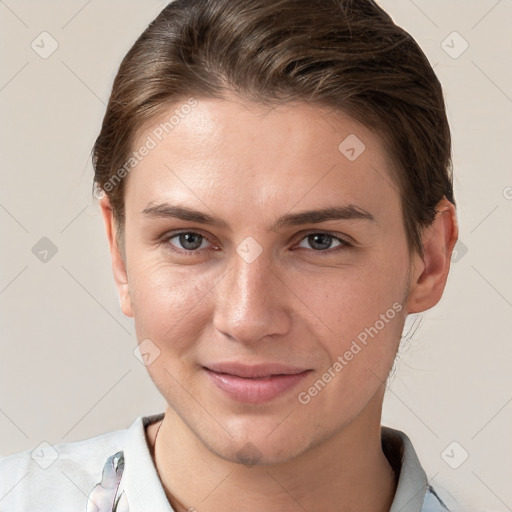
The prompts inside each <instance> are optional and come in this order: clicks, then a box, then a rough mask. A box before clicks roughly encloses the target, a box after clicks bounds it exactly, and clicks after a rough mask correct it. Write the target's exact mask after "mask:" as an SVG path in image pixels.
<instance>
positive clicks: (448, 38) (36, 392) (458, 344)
mask: <svg viewBox="0 0 512 512" xmlns="http://www.w3.org/2000/svg"><path fill="white" fill-rule="evenodd" d="M380 3H381V5H382V6H383V7H384V8H385V9H386V10H388V12H389V13H390V14H391V15H392V16H393V18H394V19H395V21H396V22H397V23H398V24H399V25H401V26H403V27H404V28H405V29H406V30H408V31H409V32H410V33H411V34H412V35H413V36H414V37H415V39H416V40H417V41H418V43H419V44H420V46H421V47H422V48H423V49H424V51H425V52H426V54H427V56H428V57H429V59H430V62H431V64H432V65H433V66H434V68H435V70H436V72H437V74H438V76H439V78H440V80H441V83H442V84H443V87H444V90H445V95H446V101H447V105H448V115H449V119H450V125H451V128H452V133H453V144H454V148H453V160H454V170H455V184H454V185H455V194H456V201H457V202H458V215H459V223H460V242H459V244H458V247H457V256H456V258H455V260H454V262H453V265H452V270H451V274H450V277H449V280H448V284H447V287H446V290H445V294H444V297H443V299H442V301H441V302H440V303H439V304H438V305H437V306H436V307H434V308H433V309H431V310H429V311H428V312H426V313H425V314H423V315H420V316H423V320H422V323H421V325H420V327H419V329H418V330H416V332H415V333H414V336H413V338H412V339H411V340H410V341H409V342H408V343H406V344H405V347H404V350H402V351H401V353H400V358H399V361H398V363H397V371H396V374H395V376H394V378H393V380H392V384H391V386H390V388H389V391H388V393H387V397H386V400H385V405H384V414H383V424H386V425H389V426H392V427H395V428H399V429H401V430H403V431H405V432H406V433H407V434H408V435H409V437H410V438H411V439H412V441H413V444H414V445H415V447H416V450H417V452H418V455H419V457H420V460H421V461H422V463H423V465H424V467H425V469H426V471H427V474H428V476H429V478H431V482H432V483H433V485H434V486H435V485H436V484H441V485H442V486H443V487H446V488H448V489H450V491H451V492H452V494H453V495H454V496H458V497H459V498H461V499H463V500H466V501H467V502H468V503H469V504H471V505H472V506H474V507H476V508H475V510H480V511H484V510H485V511H487V512H490V511H506V510H512V487H511V485H510V482H511V478H512V435H511V433H512V428H511V427H512V403H511V402H512V375H511V373H512V372H511V371H510V369H511V359H512V339H511V334H510V333H511V330H512V272H511V271H510V265H511V262H512V229H511V226H512V172H511V164H510V146H511V142H512V141H511V138H510V134H511V128H512V126H511V125H512V122H511V120H512V116H511V114H512V80H511V79H512V72H511V65H510V62H511V49H512V31H511V30H510V27H511V26H512V1H511V0H499V1H497V0H478V1H476V0H473V1H468V0H448V1H447V0H415V1H413V0H382V1H381V2H380ZM164 5H165V2H159V1H157V0H139V1H135V0H130V1H128V0H108V1H106V0H102V1H99V0H89V1H84V0H82V1H77V0H73V1H69V0H68V1H66V2H64V1H56V0H52V1H49V0H48V1H44V2H43V1H35V0H34V1H28V0H0V29H1V47H0V52H1V63H2V64H1V66H0V119H1V120H2V122H1V127H0V130H1V133H0V145H1V146H0V150H1V152H0V155H1V160H0V165H1V167H0V169H1V183H0V233H1V252H0V255H1V256H0V258H1V265H0V314H1V323H0V325H1V336H0V343H1V357H0V433H1V437H0V456H1V455H8V454H11V453H15V452H18V451H22V450H26V449H33V448H35V447H36V446H38V445H39V443H40V442H41V441H43V440H45V441H48V442H49V443H51V444H56V443H60V442H70V441H75V440H81V439H85V438H88V437H92V436H94V435H98V434H102V433H105V432H108V431H111V430H116V429H120V428H126V427H127V426H129V425H130V424H131V423H132V421H133V420H134V419H135V417H137V416H138V415H142V414H144V415H146V414H152V413H156V412H161V411H163V410H164V409H165V402H164V400H163V398H161V397H160V395H159V394H158V392H157V391H156V389H155V388H154V386H153V384H152V382H151V380H150V379H149V377H148V375H147V371H146V368H145V367H144V366H143V365H142V364H141V363H140V362H139V360H138V359H137V358H136V357H135V356H134V353H133V351H134V349H135V347H136V339H135V334H134V331H133V325H132V320H131V319H128V318H125V317H124V316H123V314H122V312H121V310H120V308H119V303H118V300H117V296H116V292H115V288H114V284H113V278H112V275H111V267H110V256H109V253H108V247H107V242H106V237H105V235H104V232H103V225H102V222H101V218H100V213H99V207H98V206H97V202H96V201H95V200H93V199H92V197H91V182H92V176H93V174H92V167H91V163H90V158H89V156H90V151H91V148H92V145H93V142H94V140H95V137H96V136H97V134H98V131H99V128H100V124H101V120H102V117H103V114H104V111H105V104H106V102H107V99H108V96H109V92H110V88H111V85H112V80H113V78H114V75H115V72H116V71H117V67H118V65H119V63H120V61H121V58H122V57H123V56H124V54H125V53H126V51H127V50H128V49H129V47H130V46H131V45H132V44H133V42H134V41H135V39H136V37H137V36H138V35H139V34H140V33H141V32H142V30H143V29H144V28H145V27H146V25H147V23H148V22H149V21H150V20H152V19H153V18H154V17H155V16H156V15H157V13H158V12H159V11H160V10H161V8H163V6H164ZM454 31H456V32H457V33H458V34H459V35H457V34H453V32H454ZM42 32H48V33H49V34H50V36H47V35H42V36H41V35H40V34H41V33H42ZM52 39H53V40H55V41H56V44H58V48H57V49H56V51H55V52H54V53H53V54H52V55H50V56H47V55H45V54H44V52H49V51H50V50H51V48H52V47H51V45H52V44H55V43H53V41H52ZM443 41H444V42H443ZM465 41H466V42H467V44H468V45H469V46H468V48H467V49H466V51H464V52H463V53H462V54H460V55H459V53H461V51H462V50H463V49H464V47H465ZM32 44H33V45H34V47H35V48H36V49H37V51H35V50H34V49H33V48H32V47H31V45H32ZM38 52H39V53H38ZM41 54H43V56H45V57H47V58H42V56H41ZM43 237H47V238H48V239H50V240H51V242H52V244H54V245H55V247H56V249H57V252H56V254H54V255H52V252H51V250H50V251H49V252H48V253H44V250H48V246H45V245H44V244H45V243H46V244H48V242H39V241H40V239H41V238H43ZM38 242H39V244H43V245H42V246H40V245H36V244H38ZM34 246H36V249H34V250H33V247H34ZM34 253H35V254H34ZM45 257H46V261H41V259H43V260H44V258H45ZM418 318H419V317H416V318H414V317H411V318H410V322H408V325H409V326H412V328H413V329H414V328H415V327H416V326H417V323H418V322H417V321H418ZM406 327H407V326H406ZM454 441H455V442H456V443H458V444H457V445H452V444H451V443H452V442H454ZM465 452H467V453H468V455H469V456H468V458H467V460H465V461H464V462H463V463H462V464H461V465H460V466H459V467H458V468H457V469H453V468H452V467H451V466H450V464H451V465H452V466H457V465H458V464H460V462H461V461H462V459H463V456H464V454H465ZM448 462H449V463H450V464H449V463H448Z"/></svg>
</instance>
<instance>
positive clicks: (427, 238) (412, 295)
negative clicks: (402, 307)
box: [406, 197, 459, 313]
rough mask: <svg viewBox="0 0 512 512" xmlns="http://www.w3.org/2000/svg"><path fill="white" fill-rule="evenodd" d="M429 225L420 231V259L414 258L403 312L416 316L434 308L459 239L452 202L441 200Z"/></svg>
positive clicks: (439, 298)
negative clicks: (421, 253)
mask: <svg viewBox="0 0 512 512" xmlns="http://www.w3.org/2000/svg"><path fill="white" fill-rule="evenodd" d="M436 212H437V213H436V217H435V219H434V221H433V223H432V224H431V225H430V226H428V227H427V228H426V229H424V230H423V234H422V243H423V258H422V257H421V256H420V255H419V254H415V255H414V263H413V264H412V265H413V266H412V269H413V270H412V272H411V281H410V283H409V285H410V287H409V295H408V297H407V306H406V311H407V312H408V313H420V312H422V311H426V310H427V309H430V308H432V307H433V306H435V305H436V304H437V303H438V302H439V301H440V300H441V297H442V295H443V291H444V287H445V285H446V281H447V279H448V272H449V271H450V262H451V258H452V252H453V248H454V246H455V243H456V242H457V239H458V237H459V227H458V223H457V214H456V211H455V206H454V205H453V203H451V202H450V201H448V199H446V197H443V199H441V201H439V203H437V205H436Z"/></svg>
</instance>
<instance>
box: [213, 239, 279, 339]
mask: <svg viewBox="0 0 512 512" xmlns="http://www.w3.org/2000/svg"><path fill="white" fill-rule="evenodd" d="M244 244H246V245H244ZM275 272H276V270H275V268H274V265H273V264H272V261H271V258H270V256H269V254H267V253H266V252H264V251H263V250H262V248H261V247H260V248H258V247H257V246H256V245H255V243H254V241H251V240H249V241H247V240H246V241H244V242H242V243H241V244H240V246H239V247H238V248H237V253H236V254H233V257H232V264H231V265H230V270H229V271H228V273H227V275H226V276H225V277H224V279H222V280H221V282H220V283H219V285H220V286H217V287H216V295H217V296H216V304H217V306H216V311H215V319H214V323H215V326H216V328H217V329H218V330H220V331H222V332H223V333H224V334H226V335H229V336H230V337H232V338H234V339H236V340H238V341H241V342H251V341H257V340H258V339H260V338H261V337H263V336H267V335H270V334H278V333H281V334H282V333H283V332H284V331H285V329H286V328H287V327H288V324H287V315H286V312H285V309H286V308H285V305H284V300H285V298H284V297H285V295H284V294H283V293H282V292H279V290H278V288H280V287H282V286H283V284H282V283H281V281H280V279H278V278H277V277H276V275H275Z"/></svg>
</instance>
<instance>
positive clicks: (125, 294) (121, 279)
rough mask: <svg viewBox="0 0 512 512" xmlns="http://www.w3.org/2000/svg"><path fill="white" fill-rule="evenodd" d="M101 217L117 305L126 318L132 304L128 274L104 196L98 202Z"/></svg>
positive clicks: (131, 312) (109, 208)
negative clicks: (110, 262) (117, 297)
mask: <svg viewBox="0 0 512 512" xmlns="http://www.w3.org/2000/svg"><path fill="white" fill-rule="evenodd" d="M99 204H100V208H101V215H102V217H103V223H104V226H105V232H106V235H107V240H108V244H109V248H110V256H111V260H112V271H113V273H114V280H115V284H116V288H117V293H118V296H119V304H120V306H121V310H122V312H123V313H124V314H125V315H126V316H130V317H132V316H133V311H132V303H131V297H130V289H129V284H128V272H127V270H126V261H125V258H124V257H123V255H122V251H121V249H120V247H119V244H118V237H117V233H116V226H115V222H114V215H113V212H112V207H111V206H110V201H109V199H108V197H107V196H104V197H103V198H102V199H101V200H100V202H99Z"/></svg>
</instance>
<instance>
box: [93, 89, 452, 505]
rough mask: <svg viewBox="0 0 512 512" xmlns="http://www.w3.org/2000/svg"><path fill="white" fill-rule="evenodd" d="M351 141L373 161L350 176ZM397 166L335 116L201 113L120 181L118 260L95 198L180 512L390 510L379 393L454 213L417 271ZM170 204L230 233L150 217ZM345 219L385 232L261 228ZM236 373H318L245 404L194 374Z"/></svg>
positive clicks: (447, 239)
mask: <svg viewBox="0 0 512 512" xmlns="http://www.w3.org/2000/svg"><path fill="white" fill-rule="evenodd" d="M174 108H175V107H173V108H172V109H169V113H165V115H162V117H161V118H158V119H155V120H154V121H155V122H154V125H153V126H150V127H149V128H148V129H147V130H145V131H143V132H142V133H141V134H140V137H139V139H138V141H137V143H136V145H135V146H136V147H140V146H141V145H142V144H143V142H144V141H145V140H146V139H147V136H148V135H150V134H151V130H152V129H154V128H155V127H156V126H158V124H159V123H160V122H162V120H164V119H168V118H169V117H170V113H172V111H173V110H174ZM350 134H355V135H356V136H357V137H358V138H359V139H360V140H361V141H363V143H364V144H365V146H366V149H365V150H364V152H363V153H362V154H361V155H360V156H359V157H358V158H357V159H356V160H355V161H350V160H348V159H347V158H346V157H345V156H344V155H343V154H342V153H341V152H340V151H339V150H338V146H339V144H340V143H341V142H342V141H343V140H344V139H345V138H346V137H347V136H348V135H350ZM390 166H391V163H390V162H389V158H388V155H387V153H386V149H385V147H384V146H383V145H382V143H381V141H380V139H379V137H378V136H377V135H375V134H374V133H372V132H371V131H369V130H368V129H367V128H365V127H364V126H362V125H361V124H359V123H358V122H356V121H354V120H353V119H351V118H350V117H348V116H345V115H342V114H340V113H339V112H338V113H336V114H333V113H332V112H331V113H330V112H329V111H328V110H323V109H322V108H319V107H313V106H311V105H310V104H306V103H301V102H298V103H293V104H283V105H279V106H277V107H275V108H273V109H268V108H263V107H261V106H259V105H254V104H248V103H247V102H244V103H242V101H241V100H238V99H236V98H234V97H230V98H228V99H226V100H219V99H200V100H199V102H198V105H197V106H196V107H195V108H193V109H192V111H191V112H190V113H189V114H188V115H187V116H185V117H184V118H183V119H181V121H180V123H179V125H177V126H176V127H175V128H174V130H173V131H172V132H171V133H170V134H169V135H167V136H166V137H165V138H164V139H163V140H162V141H161V142H160V143H159V144H158V145H157V147H156V148H154V149H153V150H152V151H151V152H150V153H149V154H148V155H147V156H146V157H145V158H144V159H143V160H142V162H141V163H140V164H139V165H138V166H137V167H136V168H135V169H134V170H132V171H131V173H130V174H129V176H128V177H127V178H125V179H126V180H127V182H126V189H125V205H126V220H125V232H124V255H125V257H123V254H122V252H123V251H122V250H121V249H120V247H119V244H118V241H117V233H116V228H115V223H114V221H113V216H112V211H111V209H110V205H109V201H108V198H107V197H105V198H103V199H102V200H101V201H100V206H101V210H102V214H103V218H104V222H105V228H106V233H107V237H108V241H109V244H110V250H111V256H112V267H113V272H114V277H115V281H116V285H117V289H118V292H119V297H120V302H121V307H122V310H123V312H124V314H125V315H127V316H130V317H133V318H134V322H135V329H136V333H137V338H138V340H139V343H140V342H141V341H142V340H145V339H148V338H149V339H150V340H151V342H152V343H154V344H155V345H156V346H157V347H158V349H159V350H160V355H159V357H157V358H156V359H155V360H154V361H153V362H152V363H151V364H149V365H148V366H147V369H148V372H149V374H150V376H151V378H152V380H153V381H154V383H155V385H156V386H157V388H158V389H159V391H160V392H161V394H162V395H163V396H164V397H165V399H166V401H167V403H168V407H167V410H166V413H165V417H164V420H163V422H162V424H161V428H160V431H159V433H158V437H157V438H156V443H155V433H156V430H157V428H158V427H159V426H160V425H158V424H157V425H153V426H151V427H150V428H149V429H148V432H147V436H148V442H149V446H150V448H151V449H152V448H153V447H154V460H155V465H156V467H157V470H158V473H159V476H160V479H161V481H162V484H163V486H164V488H165V490H166V493H167V496H168V498H169V501H170V503H171V505H172V506H173V507H174V508H175V510H177V511H181V510H187V509H189V508H190V507H194V508H195V509H196V510H197V511H198V512H209V511H218V510H223V511H227V512H230V511H235V510H236V511H247V512H249V511H260V510H266V511H268V512H274V511H280V512H283V511H285V512H286V511H290V512H292V511H300V510H307V511H310V512H316V511H318V512H320V511H322V512H325V511H337V512H339V511H345V512H348V511H352V512H353V511H363V510H364V511H366V512H384V511H388V510H389V508H390V506H391V503H392V501H393V497H394V494H395V490H396V483H395V479H394V475H393V472H392V470H391V468H390V465H389V463H388V461H387V459H386V457H385V456H384V454H383V452H382V449H381V433H380V421H381V411H382V402H383V398H384V391H385V386H386V378H387V375H388V373H389V371H390V369H391V367H392V364H393V360H394V358H395V354H396V351H397V348H398V344H399V341H400V336H401V334H402V329H403V324H404V321H405V318H406V316H407V314H408V313H417V312H421V311H425V310H427V309H429V308H431V307H433V306H434V305H435V304H437V303H438V301H439V300H440V298H441V296H442V293H443V290H444V287H445V284H446V279H447V276H448V272H449V267H450V257H451V253H452V250H453V247H454V245H455V242H456V240H457V236H458V227H457V220H456V213H455V208H454V206H453V205H452V204H451V203H450V202H449V201H447V200H446V199H443V200H441V201H440V202H439V204H438V206H437V209H438V211H439V213H438V215H437V216H436V219H435V221H434V223H433V224H432V226H431V227H429V228H428V229H426V230H425V231H424V233H423V244H424V256H423V258H420V256H419V255H417V254H412V255H411V254H409V252H408V249H407V243H406V236H405V231H404V225H403V220H402V216H401V209H400V200H399V195H398V192H397V188H396V186H395V185H394V184H393V181H392V179H391V177H390V176H391V172H390ZM163 202H169V203H172V204H180V205H186V206H188V207H191V208H194V209H196V210H199V211H201V212H204V213H208V214H210V215H216V216H218V217H220V218H222V219H223V220H224V221H225V222H226V223H227V224H228V225H229V228H225V227H215V226H211V225H207V224H202V223H199V222H196V221H184V220H179V219H175V218H151V217H149V216H148V215H145V214H143V213H142V212H143V210H144V209H145V208H146V207H147V206H148V205H150V204H152V205H154V204H156V203H163ZM342 204H345V205H346V204H352V205H356V206H357V207H358V208H360V209H363V210H365V211H367V212H370V213H371V214H372V215H373V216H374V218H375V222H369V221H366V220H360V219H349V220H347V219H341V220H329V221H324V222H321V223H318V224H314V223H308V224H305V225H295V226H287V227H283V228H281V229H279V230H276V231H269V226H270V225H271V224H273V222H274V221H275V220H276V219H277V218H278V217H280V216H282V215H284V214H287V213H297V212H299V211H304V210H310V209H318V208H322V207H326V206H333V205H342ZM181 229H184V230H189V231H192V232H194V233H198V234H200V235H204V236H205V237H207V238H203V239H201V237H198V238H197V239H196V240H195V241H196V242H197V243H196V246H195V247H199V249H192V250H189V252H190V253H192V254H189V255H180V254H178V253H173V252H172V251H171V249H175V250H177V251H180V250H181V251H182V252H186V251H187V249H186V247H190V246H184V245H183V240H181V243H180V237H177V236H175V237H174V238H172V239H171V238H170V237H171V236H172V235H173V234H175V231H176V230H181ZM325 232H328V233H331V234H333V235H334V237H336V236H338V237H340V238H341V239H345V240H349V241H351V242H352V244H353V246H352V247H346V246H343V245H341V242H339V241H338V240H337V239H336V238H334V237H333V238H330V239H329V238H327V242H325V241H324V242H322V241H320V244H321V243H324V246H322V247H320V249H319V248H318V246H319V244H318V243H317V244H316V245H315V241H314V240H313V241H311V239H310V238H308V235H312V234H315V233H325ZM166 234H167V239H165V238H164V235H166ZM246 237H253V238H254V239H255V240H256V241H257V243H258V244H259V246H260V247H261V249H262V252H261V254H260V255H259V256H258V257H257V258H256V259H255V260H254V261H252V262H251V263H248V262H247V261H245V260H244V259H243V258H241V257H240V256H239V254H238V253H237V252H236V249H237V247H238V246H239V245H240V244H241V243H242V241H243V240H244V239H246ZM348 237H351V238H350V239H349V238H348ZM193 241H194V240H193ZM329 242H330V245H329ZM194 250H195V251H196V252H195V253H194ZM394 303H398V304H400V305H401V306H402V310H401V311H400V312H399V313H398V314H396V316H394V318H393V319H392V320H390V321H389V322H387V323H386V324H385V327H384V328H382V329H381V330H380V331H379V333H378V335H376V336H375V337H374V338H369V341H368V344H367V345H366V346H364V348H363V349H362V350H361V351H360V352H359V353H358V354H357V356H354V358H353V359H352V360H351V361H349V362H348V364H347V365H346V366H344V368H343V370H342V371H341V372H339V373H338V374H337V375H336V377H335V378H333V379H332V380H331V381H330V382H329V383H328V385H326V386H325V387H324V388H323V389H322V391H321V392H319V393H318V394H317V395H316V396H314V397H313V398H312V399H311V401H310V402H309V403H308V404H307V405H302V404H301V403H299V401H298V399H297V396H298V393H299V392H301V391H307V390H308V388H309V387H310V386H311V385H312V384H313V383H314V382H315V381H317V380H318V379H319V378H321V377H322V375H323V374H324V373H325V372H326V371H327V369H328V368H329V367H330V366H331V365H332V363H333V362H334V361H336V360H337V358H338V356H340V355H343V354H344V353H345V352H346V351H347V350H348V349H349V347H350V345H351V343H352V340H354V339H355V338H356V337H357V335H358V334H359V333H361V332H362V331H364V329H365V328H367V327H370V326H373V325H375V323H376V321H377V320H378V319H379V318H380V315H381V314H385V313H386V311H387V310H389V309H390V308H392V305H393V304H394ZM227 360H230V361H233V360H236V361H240V362H245V363H247V364H254V363H264V362H278V363H284V364H290V365H295V366H298V367H301V368H304V369H310V370H312V371H311V372H310V374H309V375H308V377H306V379H305V380H304V382H303V383H301V384H299V385H298V387H296V388H294V389H292V390H291V391H287V392H286V393H284V394H282V395H280V396H278V397H277V398H275V399H273V400H271V401H270V402H266V403H264V404H242V403H239V402H237V401H235V400H233V399H231V398H230V397H228V396H226V395H225V394H223V392H222V391H220V390H219V389H218V388H217V387H216V386H214V385H213V384H212V383H211V381H210V379H209V378H208V376H207V375H206V374H205V373H204V372H203V371H202V369H201V365H204V364H206V363H208V362H214V361H216V362H219V361H227ZM246 443H252V445H253V446H254V447H256V450H257V453H258V457H259V459H258V461H257V463H256V464H254V465H251V466H249V465H247V464H243V463H242V462H241V460H240V458H239V456H238V455H237V452H239V450H241V449H242V448H243V447H244V446H246Z"/></svg>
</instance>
